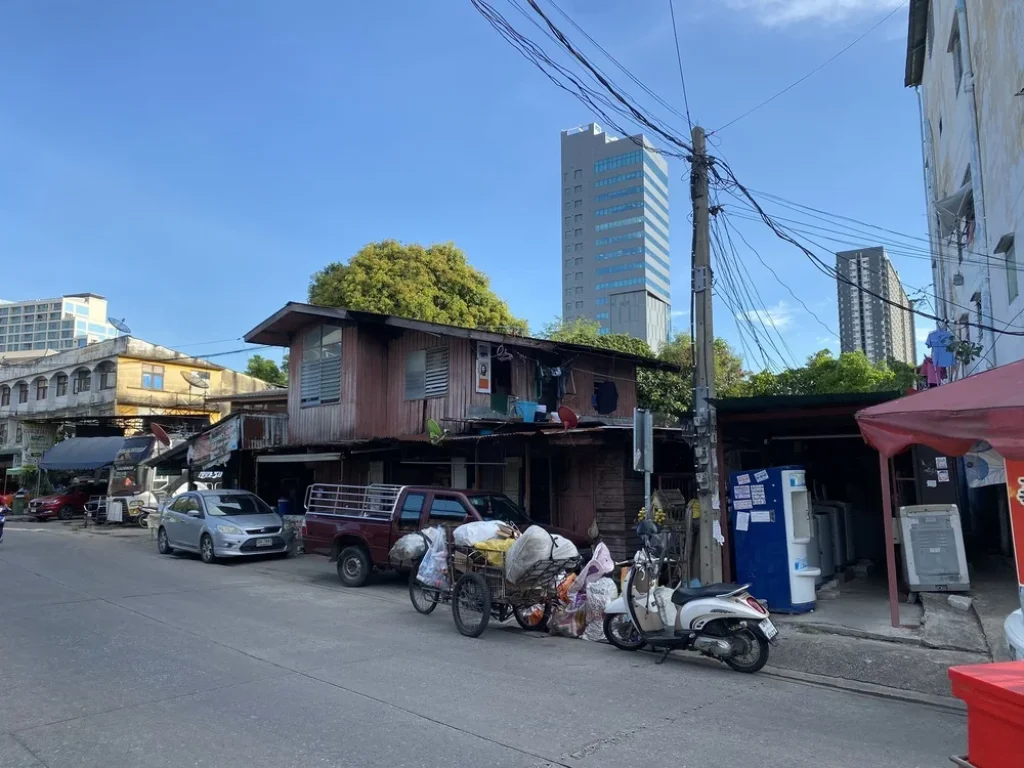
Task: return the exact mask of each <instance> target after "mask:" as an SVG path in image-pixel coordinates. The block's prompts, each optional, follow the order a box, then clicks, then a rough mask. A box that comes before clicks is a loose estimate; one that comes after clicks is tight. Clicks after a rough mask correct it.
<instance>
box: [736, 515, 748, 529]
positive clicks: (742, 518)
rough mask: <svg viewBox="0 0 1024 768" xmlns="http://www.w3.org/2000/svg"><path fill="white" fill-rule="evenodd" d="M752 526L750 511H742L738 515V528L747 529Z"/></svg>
mask: <svg viewBox="0 0 1024 768" xmlns="http://www.w3.org/2000/svg"><path fill="white" fill-rule="evenodd" d="M749 527H750V513H749V512H740V513H739V514H737V515H736V530H737V531H745V530H747V529H748V528H749Z"/></svg>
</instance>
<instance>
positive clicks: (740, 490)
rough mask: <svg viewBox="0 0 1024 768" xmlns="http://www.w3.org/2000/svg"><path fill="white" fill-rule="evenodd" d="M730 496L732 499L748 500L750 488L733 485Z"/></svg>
mask: <svg viewBox="0 0 1024 768" xmlns="http://www.w3.org/2000/svg"><path fill="white" fill-rule="evenodd" d="M732 496H733V498H734V499H749V498H750V486H749V485H734V486H733V487H732Z"/></svg>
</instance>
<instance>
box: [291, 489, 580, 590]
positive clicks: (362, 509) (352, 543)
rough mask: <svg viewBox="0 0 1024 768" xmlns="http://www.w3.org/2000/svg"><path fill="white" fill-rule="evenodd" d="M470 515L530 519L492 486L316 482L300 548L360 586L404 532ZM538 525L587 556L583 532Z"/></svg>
mask: <svg viewBox="0 0 1024 768" xmlns="http://www.w3.org/2000/svg"><path fill="white" fill-rule="evenodd" d="M474 520H502V521H504V522H508V523H513V524H515V526H516V527H517V528H519V529H520V530H524V529H526V528H527V527H529V526H530V525H533V523H532V521H531V520H530V518H529V517H528V516H527V515H526V513H525V512H523V510H521V509H520V508H519V507H518V506H516V505H515V504H514V503H513V502H512V500H511V499H509V498H508V497H507V496H505V495H504V494H501V493H496V492H494V491H467V490H452V489H449V488H425V487H416V486H398V485H367V486H352V485H327V484H319V483H318V484H315V485H311V486H310V487H309V488H308V489H307V491H306V519H305V522H304V523H303V525H302V543H303V547H304V548H305V550H306V552H310V553H313V554H319V555H328V556H329V557H330V558H331V560H336V561H337V563H338V577H339V578H340V579H341V583H342V584H344V585H345V586H347V587H361V586H363V585H364V584H365V583H366V582H367V580H368V579H369V578H370V574H371V573H373V571H374V570H375V569H376V570H380V571H386V570H393V569H394V565H393V564H392V563H391V559H390V557H389V556H388V553H389V552H390V551H391V547H392V546H393V545H394V543H395V542H396V541H397V540H398V539H399V538H401V537H402V536H404V535H405V534H407V533H412V532H414V531H419V530H421V529H423V528H430V527H431V526H434V525H438V524H441V523H461V522H471V521H474ZM542 527H543V528H544V529H545V530H548V531H550V532H551V533H557V534H559V535H561V536H564V537H565V538H567V539H569V540H570V541H571V542H572V543H573V544H575V545H576V546H577V548H579V550H580V555H581V557H583V558H584V561H585V560H586V558H589V555H590V549H591V548H590V544H589V543H588V542H587V540H586V538H585V537H581V536H578V535H576V534H574V533H572V532H571V531H565V530H562V529H559V528H554V527H552V526H549V525H545V526H542Z"/></svg>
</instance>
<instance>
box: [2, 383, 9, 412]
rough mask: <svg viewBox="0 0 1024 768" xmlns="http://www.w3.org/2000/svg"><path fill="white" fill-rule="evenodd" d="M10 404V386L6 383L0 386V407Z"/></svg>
mask: <svg viewBox="0 0 1024 768" xmlns="http://www.w3.org/2000/svg"><path fill="white" fill-rule="evenodd" d="M10 404H11V388H10V387H8V386H7V385H6V384H5V385H4V386H2V387H0V408H6V407H7V406H9V405H10Z"/></svg>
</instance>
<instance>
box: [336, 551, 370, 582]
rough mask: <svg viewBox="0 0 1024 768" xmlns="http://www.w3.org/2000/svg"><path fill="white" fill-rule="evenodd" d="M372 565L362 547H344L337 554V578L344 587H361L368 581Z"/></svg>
mask: <svg viewBox="0 0 1024 768" xmlns="http://www.w3.org/2000/svg"><path fill="white" fill-rule="evenodd" d="M372 568H373V565H372V564H371V563H370V556H369V554H367V552H366V550H365V549H363V548H362V547H345V548H344V549H343V550H341V552H339V553H338V578H339V579H341V583H342V584H344V585H345V586H346V587H361V586H363V585H364V584H366V582H367V581H369V579H370V571H371V569H372Z"/></svg>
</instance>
